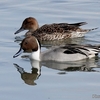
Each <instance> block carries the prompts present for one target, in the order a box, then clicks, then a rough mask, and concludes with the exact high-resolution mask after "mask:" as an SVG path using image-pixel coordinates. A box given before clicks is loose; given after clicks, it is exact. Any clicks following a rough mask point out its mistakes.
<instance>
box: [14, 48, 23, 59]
mask: <svg viewBox="0 0 100 100" xmlns="http://www.w3.org/2000/svg"><path fill="white" fill-rule="evenodd" d="M23 52H24V50H23V49H22V48H20V49H19V51H18V52H17V53H16V54H15V55H14V56H13V58H16V57H18V56H19V55H21V54H22V53H23Z"/></svg>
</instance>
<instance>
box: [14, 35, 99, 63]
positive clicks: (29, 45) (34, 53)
mask: <svg viewBox="0 0 100 100" xmlns="http://www.w3.org/2000/svg"><path fill="white" fill-rule="evenodd" d="M27 51H31V54H30V59H34V60H38V61H49V60H50V61H51V60H52V61H57V62H66V61H78V60H82V59H86V58H92V57H95V56H96V55H97V54H98V53H99V51H100V46H92V45H78V44H67V45H65V46H59V47H52V48H50V49H48V50H46V51H44V52H41V45H40V43H39V41H38V40H37V38H36V37H34V36H28V37H26V38H25V39H23V41H22V42H21V47H20V50H19V51H18V52H17V53H16V54H15V55H14V56H13V57H14V58H15V57H17V56H19V55H20V54H21V53H22V52H27Z"/></svg>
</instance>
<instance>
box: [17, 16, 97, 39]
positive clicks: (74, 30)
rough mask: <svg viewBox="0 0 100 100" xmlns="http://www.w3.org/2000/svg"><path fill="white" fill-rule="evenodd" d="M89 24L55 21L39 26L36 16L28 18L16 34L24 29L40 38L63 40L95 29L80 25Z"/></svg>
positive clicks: (81, 35) (28, 33)
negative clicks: (83, 27) (82, 27)
mask: <svg viewBox="0 0 100 100" xmlns="http://www.w3.org/2000/svg"><path fill="white" fill-rule="evenodd" d="M85 24H87V23H86V22H79V23H73V24H68V23H53V24H45V25H43V26H41V27H40V28H39V25H38V22H37V20H36V19H35V18H32V17H29V18H26V19H25V20H24V21H23V23H22V26H21V27H20V29H19V30H17V31H16V32H15V34H17V33H19V32H21V31H23V30H29V31H28V32H27V33H26V36H27V35H30V34H32V35H34V36H35V37H36V38H38V39H39V40H61V39H67V38H76V37H83V36H84V35H85V33H87V32H89V31H91V30H95V29H97V28H93V29H81V28H80V26H82V25H85Z"/></svg>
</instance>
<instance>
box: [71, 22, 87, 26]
mask: <svg viewBox="0 0 100 100" xmlns="http://www.w3.org/2000/svg"><path fill="white" fill-rule="evenodd" d="M85 24H87V23H86V22H79V23H73V24H70V25H74V26H82V25H85Z"/></svg>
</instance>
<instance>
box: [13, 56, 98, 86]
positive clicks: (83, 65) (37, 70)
mask: <svg viewBox="0 0 100 100" xmlns="http://www.w3.org/2000/svg"><path fill="white" fill-rule="evenodd" d="M98 60H99V59H95V58H93V59H85V60H81V61H77V62H66V63H59V62H54V61H46V62H39V61H35V60H30V64H31V66H32V69H31V70H32V71H31V72H30V73H29V72H26V71H25V70H24V68H22V67H20V66H19V65H18V64H14V66H15V67H16V68H17V71H18V72H19V73H20V74H21V78H22V80H23V81H24V82H25V83H26V84H28V85H37V83H35V80H37V79H38V78H39V77H40V75H41V66H42V67H44V66H45V67H47V68H51V69H55V70H59V71H60V72H59V73H58V74H66V72H73V71H82V72H99V71H98V70H97V69H95V68H99V67H100V63H98V62H99V61H98Z"/></svg>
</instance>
